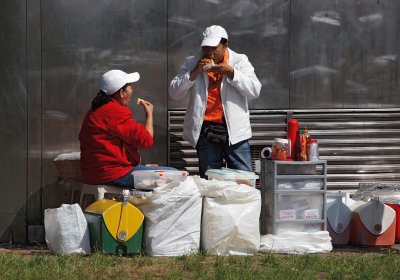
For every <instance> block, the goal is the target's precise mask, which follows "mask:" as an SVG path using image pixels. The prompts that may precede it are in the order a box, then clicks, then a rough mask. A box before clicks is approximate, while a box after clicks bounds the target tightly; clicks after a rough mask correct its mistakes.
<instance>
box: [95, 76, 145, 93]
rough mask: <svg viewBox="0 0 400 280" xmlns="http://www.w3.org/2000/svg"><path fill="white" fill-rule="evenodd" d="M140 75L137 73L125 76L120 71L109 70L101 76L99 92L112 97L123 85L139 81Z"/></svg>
mask: <svg viewBox="0 0 400 280" xmlns="http://www.w3.org/2000/svg"><path fill="white" fill-rule="evenodd" d="M139 79H140V75H139V73H138V72H134V73H130V74H127V73H125V72H124V71H121V70H110V71H108V72H107V73H105V74H103V76H101V80H100V90H102V91H104V92H105V93H106V94H107V95H113V94H114V93H116V92H117V91H118V90H119V89H121V88H122V87H123V86H124V85H126V84H128V83H134V82H137V81H139Z"/></svg>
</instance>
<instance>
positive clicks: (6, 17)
mask: <svg viewBox="0 0 400 280" xmlns="http://www.w3.org/2000/svg"><path fill="white" fill-rule="evenodd" d="M0 15H1V16H0V26H1V33H0V46H1V51H0V84H1V87H0V96H1V98H0V135H1V137H0V154H1V156H0V178H1V180H0V242H2V241H10V240H13V241H25V240H24V239H25V225H26V208H25V206H26V180H27V178H26V177H27V176H26V172H27V168H26V160H27V94H26V89H27V78H26V72H27V70H26V57H27V54H26V1H1V2H0Z"/></svg>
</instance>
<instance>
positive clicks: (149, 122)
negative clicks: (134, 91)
mask: <svg viewBox="0 0 400 280" xmlns="http://www.w3.org/2000/svg"><path fill="white" fill-rule="evenodd" d="M139 104H140V105H142V106H143V109H144V112H145V113H146V122H145V124H144V126H145V127H146V130H147V131H148V132H149V133H150V135H151V137H153V136H154V128H153V109H154V108H153V104H151V103H150V102H149V101H146V100H144V99H141V100H139Z"/></svg>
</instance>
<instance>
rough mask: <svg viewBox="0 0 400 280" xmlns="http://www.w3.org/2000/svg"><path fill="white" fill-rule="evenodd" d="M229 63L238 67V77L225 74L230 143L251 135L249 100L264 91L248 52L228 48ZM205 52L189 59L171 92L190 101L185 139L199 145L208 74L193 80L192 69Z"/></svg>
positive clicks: (223, 96)
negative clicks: (191, 79)
mask: <svg viewBox="0 0 400 280" xmlns="http://www.w3.org/2000/svg"><path fill="white" fill-rule="evenodd" d="M228 54H229V59H228V64H229V65H230V66H232V67H233V68H234V77H233V79H232V80H231V79H229V78H228V77H226V76H225V75H224V77H223V79H222V83H221V100H222V106H223V110H224V116H225V120H226V125H227V128H228V134H229V141H230V144H231V145H233V144H236V143H238V142H240V141H243V140H247V139H250V138H251V126H250V119H249V109H248V105H247V100H250V99H255V98H257V97H258V96H259V95H260V90H261V83H260V81H259V80H258V78H257V76H256V74H255V73H254V68H253V66H252V65H251V63H250V62H249V60H248V58H247V56H246V55H244V54H238V53H235V52H234V51H232V50H231V49H228ZM200 58H201V53H200V54H198V55H196V56H191V57H188V58H187V59H186V62H185V64H184V65H183V66H182V68H181V70H180V73H179V74H178V76H176V77H175V78H174V79H173V80H172V81H171V84H170V86H169V96H170V97H171V99H173V100H178V99H182V98H184V97H186V96H187V95H188V94H189V103H188V106H187V109H186V115H185V120H184V123H183V139H185V140H186V141H188V142H189V143H190V144H191V145H192V146H193V147H196V144H197V140H198V139H199V136H200V130H201V126H202V124H203V116H204V112H205V111H206V106H207V96H208V91H207V89H208V75H207V72H206V71H204V72H203V74H199V75H197V77H196V79H195V80H194V81H190V80H189V76H190V72H191V71H192V70H193V69H194V68H195V67H196V65H197V63H198V61H199V60H200Z"/></svg>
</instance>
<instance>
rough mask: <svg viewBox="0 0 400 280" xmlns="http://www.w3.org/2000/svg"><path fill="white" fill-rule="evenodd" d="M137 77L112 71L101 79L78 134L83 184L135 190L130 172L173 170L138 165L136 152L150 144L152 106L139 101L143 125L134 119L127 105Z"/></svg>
mask: <svg viewBox="0 0 400 280" xmlns="http://www.w3.org/2000/svg"><path fill="white" fill-rule="evenodd" d="M139 79H140V75H139V73H137V72H135V73H131V74H127V73H125V72H123V71H120V70H111V71H108V72H107V73H105V74H104V75H103V76H102V77H101V81H100V91H99V93H98V94H97V96H96V97H95V98H94V100H93V101H92V107H91V108H90V110H89V111H88V112H87V114H86V116H85V119H84V121H83V124H82V128H81V132H80V134H79V141H80V145H81V168H82V175H83V179H84V182H85V183H87V184H92V185H100V184H101V185H112V186H118V187H125V188H133V187H134V177H133V174H132V171H135V170H146V169H148V170H155V169H164V170H168V169H171V170H176V169H175V168H169V167H159V166H143V165H140V155H139V149H149V148H151V147H152V146H153V145H154V141H153V134H154V130H153V105H152V104H151V103H150V102H148V101H146V100H143V99H142V100H140V105H141V106H143V108H144V111H145V114H146V122H145V124H144V125H142V124H140V123H138V122H136V121H135V120H134V119H133V115H132V112H131V110H130V109H129V108H128V104H129V102H130V101H131V96H132V93H133V86H132V84H133V83H134V82H137V81H138V80H139Z"/></svg>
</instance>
